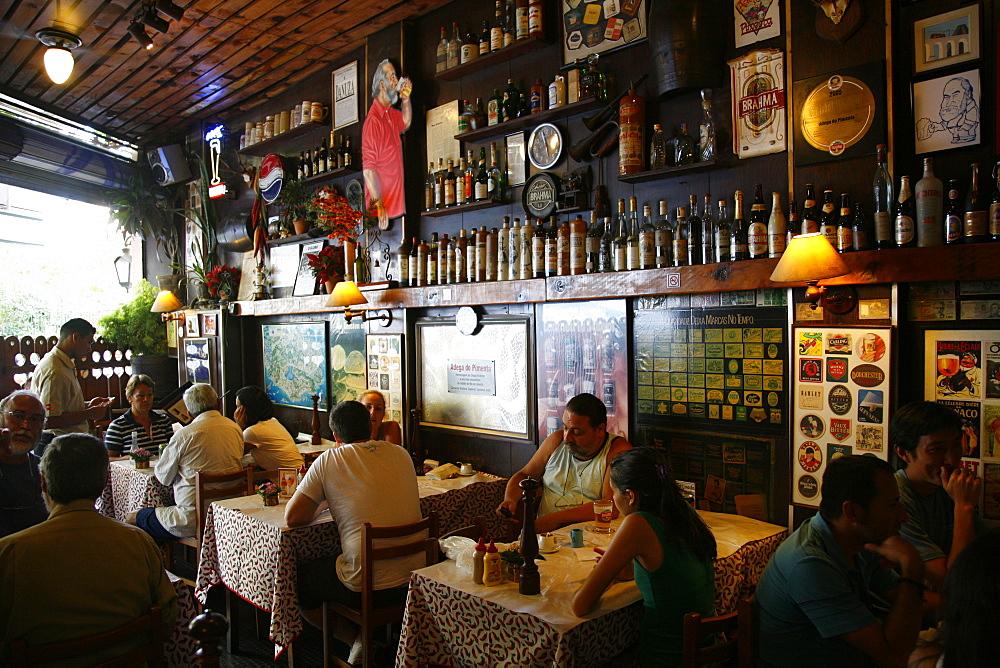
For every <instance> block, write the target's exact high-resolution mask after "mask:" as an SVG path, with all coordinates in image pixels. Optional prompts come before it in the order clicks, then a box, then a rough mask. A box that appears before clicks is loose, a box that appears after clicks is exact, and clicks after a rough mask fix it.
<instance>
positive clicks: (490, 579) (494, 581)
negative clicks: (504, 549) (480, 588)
mask: <svg viewBox="0 0 1000 668" xmlns="http://www.w3.org/2000/svg"><path fill="white" fill-rule="evenodd" d="M502 583H503V569H502V568H501V567H500V552H499V551H497V546H496V545H494V544H493V541H492V540H491V541H490V546H489V547H487V548H486V556H484V557H483V584H484V585H486V586H487V587H494V586H496V585H498V584H502Z"/></svg>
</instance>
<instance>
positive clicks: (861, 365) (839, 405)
mask: <svg viewBox="0 0 1000 668" xmlns="http://www.w3.org/2000/svg"><path fill="white" fill-rule="evenodd" d="M792 336H793V339H792V345H793V348H794V351H795V358H794V361H793V364H792V369H793V371H792V374H791V378H792V383H793V391H792V415H793V421H792V424H793V427H792V441H791V448H792V452H791V454H792V457H791V466H792V502H793V503H795V504H798V505H805V506H812V507H815V506H818V505H819V502H820V493H819V492H820V481H821V480H822V479H823V471H824V470H825V468H826V465H827V464H828V463H829V462H831V461H833V460H834V459H836V458H837V457H842V456H843V455H852V454H854V455H860V454H872V455H875V456H876V457H879V458H880V459H887V458H888V455H889V441H888V437H889V419H890V412H889V388H890V386H891V378H890V374H891V366H890V360H891V359H892V354H891V353H892V350H891V348H892V330H891V329H887V328H867V327H830V326H816V327H796V328H795V329H794V330H793V332H792Z"/></svg>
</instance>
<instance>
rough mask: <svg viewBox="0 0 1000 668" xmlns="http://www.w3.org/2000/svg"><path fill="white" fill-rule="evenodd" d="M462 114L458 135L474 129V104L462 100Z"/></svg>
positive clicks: (459, 117)
mask: <svg viewBox="0 0 1000 668" xmlns="http://www.w3.org/2000/svg"><path fill="white" fill-rule="evenodd" d="M460 102H461V106H462V112H461V113H460V114H459V115H458V134H463V133H465V132H468V131H469V130H471V129H472V102H471V101H470V100H461V101H460Z"/></svg>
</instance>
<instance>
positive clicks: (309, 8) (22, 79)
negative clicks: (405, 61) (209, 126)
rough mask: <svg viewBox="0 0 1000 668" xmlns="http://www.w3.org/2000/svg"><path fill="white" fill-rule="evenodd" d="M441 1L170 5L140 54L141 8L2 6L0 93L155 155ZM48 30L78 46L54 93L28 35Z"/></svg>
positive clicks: (191, 0)
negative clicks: (76, 40)
mask: <svg viewBox="0 0 1000 668" xmlns="http://www.w3.org/2000/svg"><path fill="white" fill-rule="evenodd" d="M147 1H150V0H147ZM449 1H450V0H360V1H353V2H350V1H348V0H320V1H318V2H316V1H313V0H174V3H175V4H176V5H178V6H180V7H182V8H183V9H184V16H183V18H182V19H181V20H180V21H170V28H169V29H168V31H167V33H166V34H163V33H159V32H156V31H155V30H153V29H152V28H148V27H147V28H146V32H147V34H149V35H150V37H152V39H153V42H154V47H153V48H152V49H151V50H146V49H143V48H141V47H140V46H139V44H138V42H136V40H135V39H133V38H132V37H131V36H130V35H129V34H128V32H127V29H128V26H129V23H130V21H131V19H132V17H134V16H135V15H136V14H137V13H138V12H139V10H140V9H141V8H142V2H141V1H139V0H131V1H130V0H0V92H4V93H7V94H9V95H11V96H12V97H16V98H18V99H20V100H22V101H24V102H28V103H30V104H34V105H36V106H39V107H41V108H43V109H47V110H50V111H54V112H57V113H62V114H64V115H66V116H68V117H70V118H73V119H76V120H78V121H82V122H84V123H87V124H88V125H90V126H91V127H94V128H97V129H100V130H103V131H105V132H107V133H109V134H112V135H114V136H117V137H121V138H124V139H128V140H130V141H133V142H135V143H138V144H141V145H155V144H157V143H161V142H163V141H165V140H167V139H169V138H177V136H178V135H180V134H182V133H184V132H185V130H186V129H188V128H189V127H190V126H191V125H192V124H193V123H195V122H196V121H198V120H202V119H206V118H214V119H220V118H221V119H223V120H225V119H226V118H231V117H232V116H234V115H235V114H237V113H239V112H241V111H246V110H249V109H252V108H254V107H256V106H258V105H260V104H261V103H262V102H263V101H265V100H266V99H268V98H271V97H274V96H275V95H278V94H280V93H282V92H283V91H285V90H287V89H288V88H289V87H291V86H293V85H295V84H296V83H298V82H300V81H302V80H303V79H305V78H306V77H309V76H310V75H313V74H315V73H317V72H320V71H323V70H329V69H331V68H332V65H333V63H334V62H335V61H337V60H338V59H339V58H341V57H343V56H344V55H345V54H347V53H349V52H350V51H352V50H353V49H355V48H358V47H359V46H361V45H362V44H363V43H364V40H365V37H367V36H368V35H369V34H372V33H374V32H377V31H379V30H381V29H383V28H385V27H387V26H389V25H391V24H393V23H395V22H397V21H400V20H402V19H406V18H409V17H414V16H419V15H422V14H425V13H427V12H428V11H430V10H432V9H435V8H437V7H439V6H441V5H444V4H446V3H447V2H449ZM159 17H160V18H163V19H167V20H169V19H168V17H166V16H164V15H163V14H159ZM50 26H52V27H56V28H60V29H63V30H68V31H69V32H72V33H75V34H77V35H79V36H80V38H81V39H82V40H83V46H81V47H80V48H78V49H75V50H74V51H73V55H74V57H75V59H76V65H75V67H74V68H73V74H72V76H71V77H70V79H69V81H67V82H66V83H65V84H63V85H60V86H57V85H54V84H53V83H52V82H51V81H49V79H48V77H47V76H46V75H45V72H44V68H43V65H42V56H43V53H44V50H45V47H43V46H42V44H41V43H40V42H39V41H38V40H37V39H35V37H34V34H35V31H36V30H38V29H40V28H45V27H50Z"/></svg>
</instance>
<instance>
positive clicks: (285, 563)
mask: <svg viewBox="0 0 1000 668" xmlns="http://www.w3.org/2000/svg"><path fill="white" fill-rule="evenodd" d="M479 476H480V477H479V478H477V479H478V480H488V482H472V484H467V485H466V486H464V487H461V488H457V489H447V490H444V489H443V486H442V485H441V484H440V483H438V484H434V483H428V484H425V483H423V482H422V483H421V499H420V508H421V511H422V512H424V513H425V514H426V513H428V512H430V511H432V510H434V511H437V512H438V514H439V519H440V527H441V531H442V533H446V532H448V531H452V530H454V529H457V528H460V527H463V526H467V525H470V524H472V523H473V521H474V519H475V518H476V517H477V516H479V515H485V516H487V517H492V516H493V513H494V510H495V509H496V507H497V506H498V505H499V504H500V502H501V501H502V500H503V493H504V487H505V485H506V480H504V479H500V478H495V477H494V476H483V475H482V474H479ZM461 482H462V481H455V482H454V483H452V482H451V481H448V482H447V483H445V486H446V485H448V484H461ZM429 487H430V488H429ZM284 506H285V504H284V503H282V504H279V505H278V506H275V507H272V508H265V507H264V506H263V505H262V502H261V500H260V497H258V496H256V495H254V496H248V497H242V498H237V499H227V500H225V501H217V502H215V503H213V504H212V505H211V506H209V509H208V513H207V517H206V518H205V527H204V531H203V534H202V544H201V558H200V561H199V563H198V580H197V588H196V590H195V596H197V597H198V599H199V600H201V601H202V602H203V603H204V602H205V600H206V597H207V595H208V590H209V589H211V587H213V586H214V585H217V584H225V585H226V586H227V587H228V588H229V589H230V590H231V591H232V592H233V593H235V594H236V595H238V596H240V597H241V598H243V599H244V600H246V601H248V602H250V603H252V604H253V605H255V606H257V607H258V608H260V609H262V610H265V611H267V612H270V613H271V627H270V632H269V637H270V639H271V640H272V642H274V643H275V656H277V655H278V654H280V653H281V652H282V651H284V649H285V648H286V647H288V645H289V644H291V642H292V641H293V640H294V639H295V638H296V637H298V635H299V634H300V633H302V619H301V617H300V614H299V601H298V594H297V592H296V582H297V578H296V575H297V563H298V562H299V561H302V562H306V561H311V560H313V559H318V558H320V557H324V556H330V555H334V554H337V553H338V552H339V551H340V535H339V534H338V533H337V527H336V526H335V525H334V524H333V523H332V522H331V521H330V516H329V513H328V512H326V513H323V514H322V515H321V516H320V518H319V519H317V520H316V521H315V522H313V523H312V524H309V525H307V526H304V527H297V528H288V527H287V526H286V525H285V524H284Z"/></svg>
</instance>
